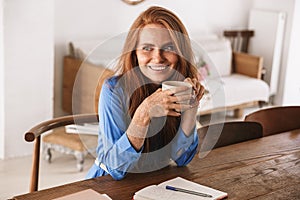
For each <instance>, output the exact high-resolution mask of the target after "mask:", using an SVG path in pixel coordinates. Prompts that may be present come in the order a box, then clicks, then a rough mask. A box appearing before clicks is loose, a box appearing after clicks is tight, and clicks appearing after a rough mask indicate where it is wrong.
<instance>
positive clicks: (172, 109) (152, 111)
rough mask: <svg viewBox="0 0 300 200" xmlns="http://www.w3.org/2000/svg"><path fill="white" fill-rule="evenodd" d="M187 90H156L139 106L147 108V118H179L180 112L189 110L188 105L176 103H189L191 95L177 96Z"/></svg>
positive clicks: (180, 88)
mask: <svg viewBox="0 0 300 200" xmlns="http://www.w3.org/2000/svg"><path fill="white" fill-rule="evenodd" d="M187 89H188V88H187V87H185V86H183V87H177V88H172V89H168V90H164V91H162V89H161V88H160V89H157V90H156V91H155V92H154V93H153V94H151V95H150V96H149V97H147V98H146V99H145V100H144V101H143V103H142V104H141V106H144V107H145V108H147V110H148V113H149V117H150V118H153V117H162V116H167V115H168V116H180V114H181V113H180V111H184V110H187V109H190V105H185V104H178V103H177V102H181V101H187V100H188V101H189V100H191V99H192V94H187V95H177V94H178V93H180V92H183V91H185V90H187Z"/></svg>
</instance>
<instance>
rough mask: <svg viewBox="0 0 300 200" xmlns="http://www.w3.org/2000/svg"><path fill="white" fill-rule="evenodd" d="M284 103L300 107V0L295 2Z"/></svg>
mask: <svg viewBox="0 0 300 200" xmlns="http://www.w3.org/2000/svg"><path fill="white" fill-rule="evenodd" d="M293 12H294V16H293V19H292V28H291V39H290V48H289V55H288V57H287V66H288V68H287V69H286V76H285V82H284V89H283V91H284V93H283V98H282V102H283V104H284V105H295V104H296V105H300V77H299V75H300V67H299V66H300V56H299V52H300V37H299V35H300V0H296V1H295V6H294V10H293Z"/></svg>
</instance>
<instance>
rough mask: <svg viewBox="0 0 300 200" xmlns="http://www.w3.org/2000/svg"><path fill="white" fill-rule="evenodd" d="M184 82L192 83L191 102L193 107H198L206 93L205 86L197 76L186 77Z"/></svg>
mask: <svg viewBox="0 0 300 200" xmlns="http://www.w3.org/2000/svg"><path fill="white" fill-rule="evenodd" d="M184 82H187V83H190V84H191V85H192V86H193V96H192V101H191V102H190V104H191V106H192V107H198V105H199V102H200V100H201V99H202V97H203V95H204V91H205V88H204V87H203V85H201V84H200V82H199V81H198V80H197V79H195V78H193V79H191V78H186V79H185V80H184Z"/></svg>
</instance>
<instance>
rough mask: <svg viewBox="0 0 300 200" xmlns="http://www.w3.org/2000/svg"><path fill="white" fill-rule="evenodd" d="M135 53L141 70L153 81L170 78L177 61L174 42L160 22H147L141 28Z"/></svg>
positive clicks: (157, 81)
mask: <svg viewBox="0 0 300 200" xmlns="http://www.w3.org/2000/svg"><path fill="white" fill-rule="evenodd" d="M136 55H137V59H138V64H139V67H140V70H141V72H142V73H143V74H144V75H145V76H146V77H148V78H149V79H150V80H152V81H153V82H155V83H161V82H162V81H165V80H167V79H168V78H170V77H171V76H172V74H173V73H174V72H175V70H174V69H175V67H176V65H177V62H178V55H177V51H176V48H175V44H174V43H173V41H172V39H171V37H170V34H169V32H168V30H167V29H165V28H164V26H162V25H160V24H148V25H146V26H145V27H144V28H143V29H142V30H141V32H140V35H139V40H138V43H137V48H136Z"/></svg>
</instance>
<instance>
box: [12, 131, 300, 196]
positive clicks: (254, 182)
mask: <svg viewBox="0 0 300 200" xmlns="http://www.w3.org/2000/svg"><path fill="white" fill-rule="evenodd" d="M177 176H181V177H184V178H186V179H188V180H192V181H195V182H197V183H200V184H203V185H207V186H210V187H212V188H215V189H219V190H222V191H224V192H227V193H228V196H229V198H228V199H239V200H240V199H264V200H265V199H270V200H271V199H272V200H274V199H289V200H290V199H300V130H296V131H291V132H286V133H281V134H276V135H272V136H268V137H264V138H260V139H256V140H251V141H247V142H243V143H239V144H235V145H230V146H226V147H222V148H217V149H214V150H213V151H211V152H210V153H209V154H208V155H207V156H206V157H204V158H199V156H198V155H197V156H195V158H194V159H193V161H192V162H191V163H190V164H189V165H188V166H186V167H175V166H169V167H166V168H164V169H162V170H158V171H155V172H150V173H144V174H128V175H127V176H126V178H125V179H123V180H121V181H114V180H113V179H112V178H111V177H110V176H104V177H98V178H95V179H90V180H84V181H78V182H75V183H71V184H67V185H62V186H59V187H54V188H50V189H46V190H41V191H38V192H34V193H29V194H24V195H20V196H16V197H14V199H30V200H34V199H39V200H43V199H52V198H55V197H60V196H63V195H67V194H71V193H74V192H78V191H81V190H85V189H88V188H92V189H93V190H95V191H98V192H99V193H106V194H108V195H109V196H110V197H111V198H112V199H122V200H125V199H128V200H130V199H132V196H133V195H134V193H135V191H137V190H139V189H141V188H143V187H145V186H147V185H150V184H159V183H160V182H162V181H166V180H168V179H171V178H174V177H177Z"/></svg>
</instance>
